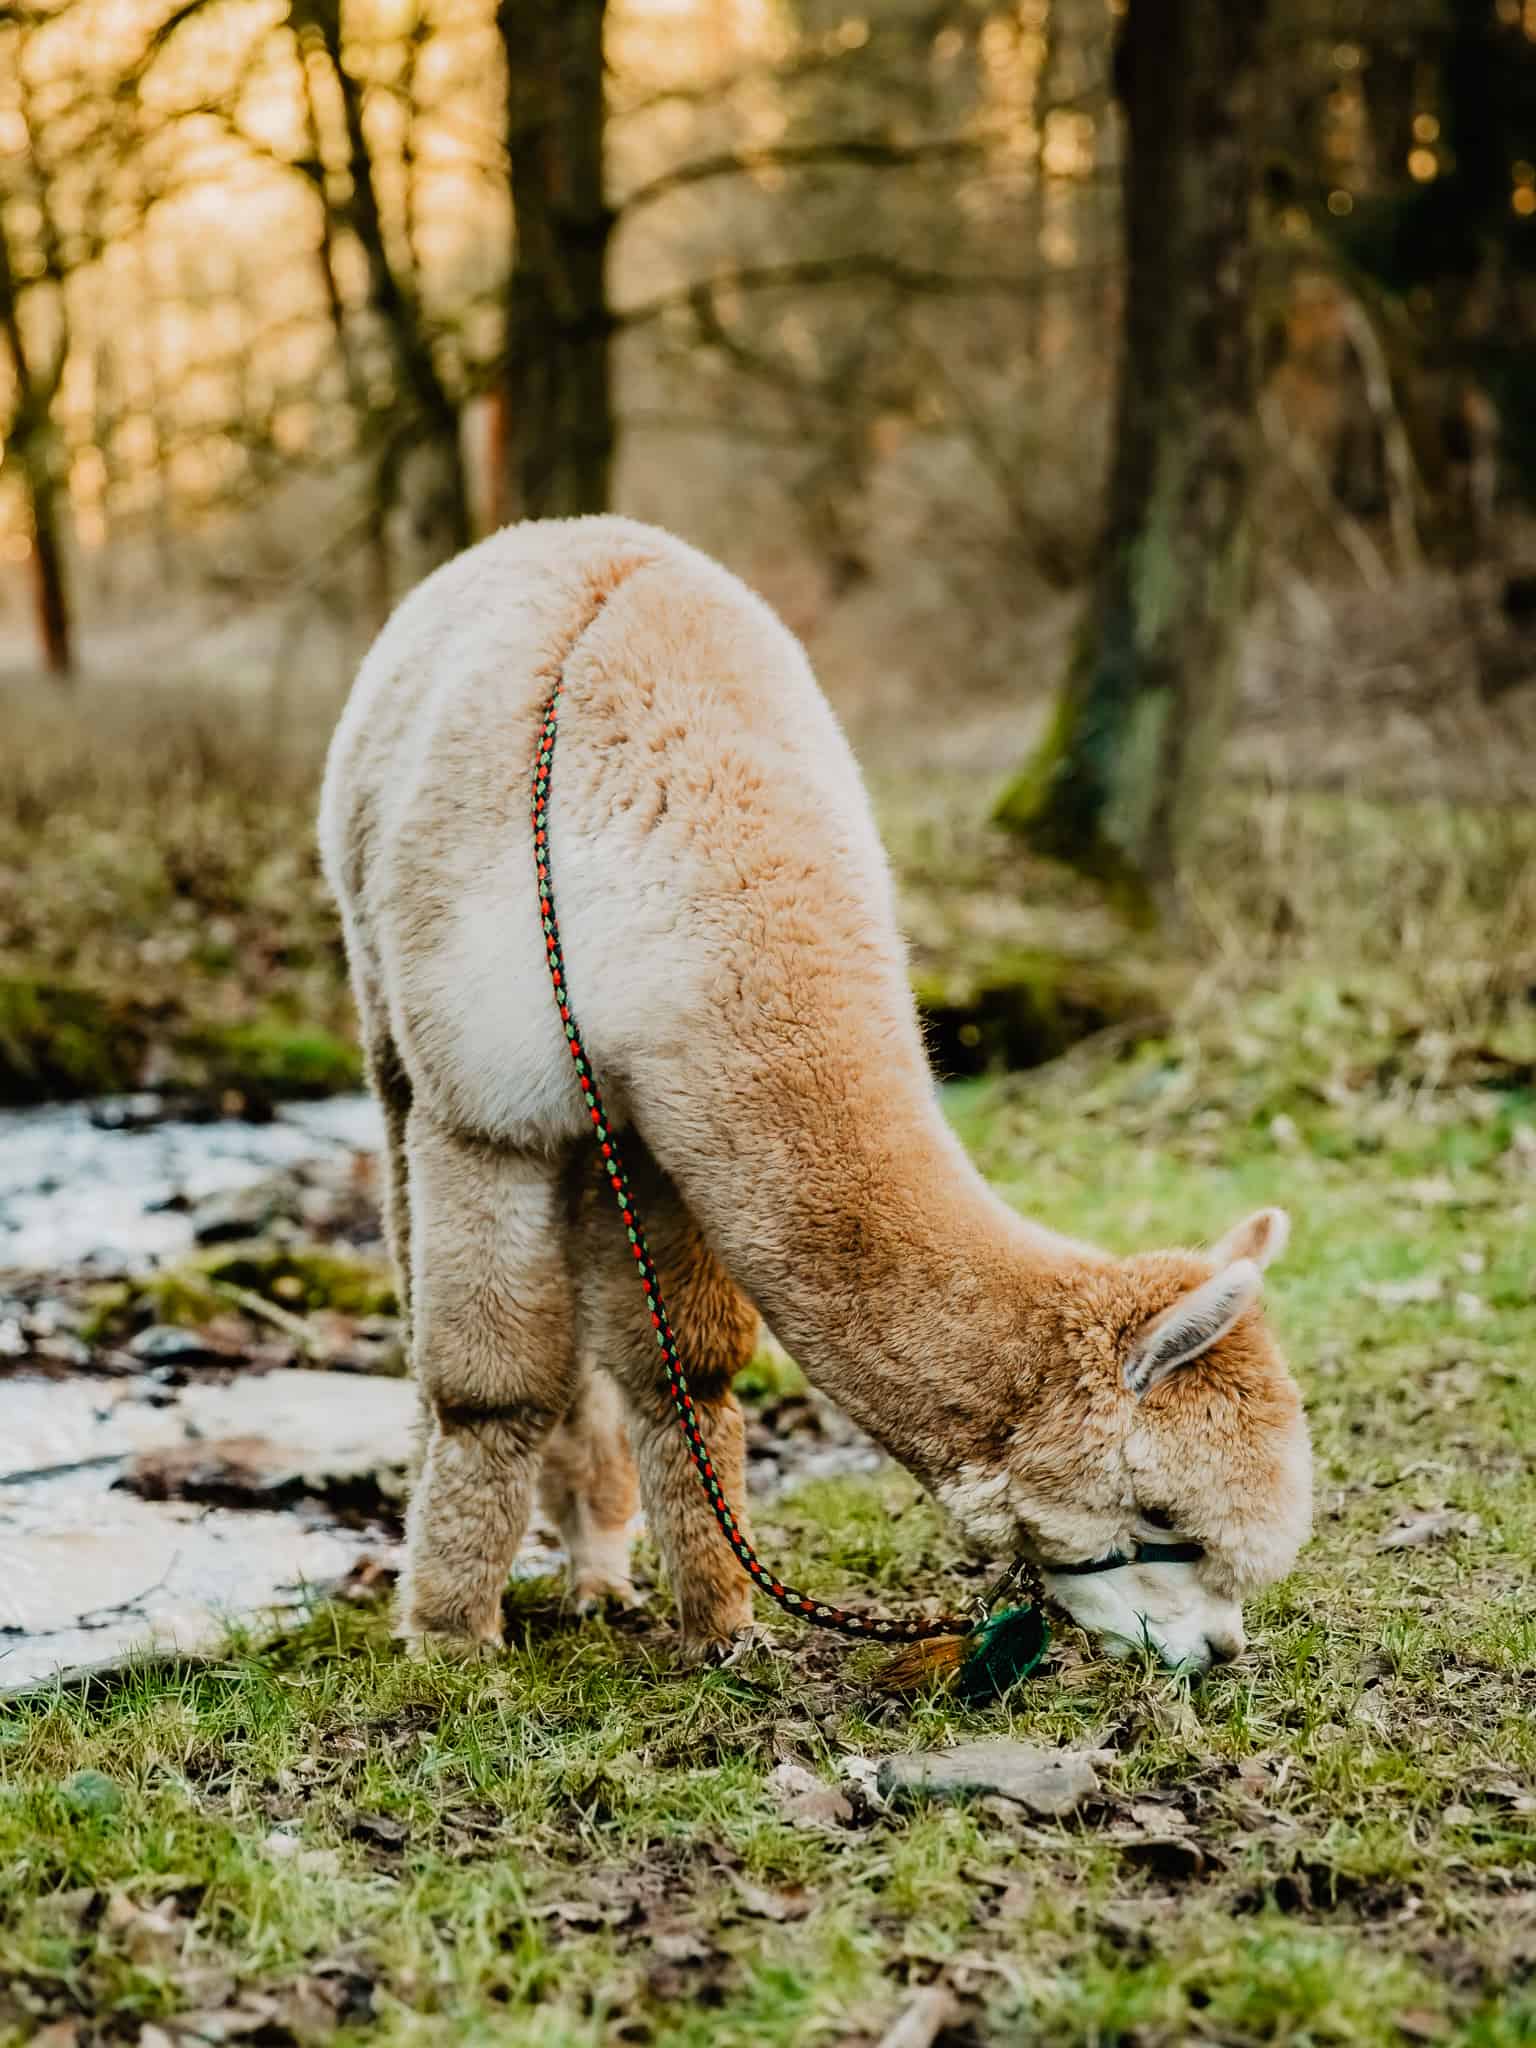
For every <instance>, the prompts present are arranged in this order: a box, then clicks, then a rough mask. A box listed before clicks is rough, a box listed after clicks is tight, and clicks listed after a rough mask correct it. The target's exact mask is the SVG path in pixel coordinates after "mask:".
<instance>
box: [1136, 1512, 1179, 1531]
mask: <svg viewBox="0 0 1536 2048" xmlns="http://www.w3.org/2000/svg"><path fill="white" fill-rule="evenodd" d="M1141 1519H1142V1520H1143V1521H1144V1522H1145V1523H1146V1524H1147V1526H1148V1528H1150V1529H1171V1528H1172V1527H1173V1517H1172V1515H1170V1514H1169V1512H1168V1510H1167V1509H1166V1508H1143V1509H1142V1511H1141Z"/></svg>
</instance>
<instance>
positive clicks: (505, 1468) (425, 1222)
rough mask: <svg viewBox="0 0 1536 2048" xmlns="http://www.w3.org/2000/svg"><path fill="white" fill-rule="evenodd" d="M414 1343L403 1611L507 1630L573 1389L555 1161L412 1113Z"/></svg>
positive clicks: (415, 1622) (486, 1632)
mask: <svg viewBox="0 0 1536 2048" xmlns="http://www.w3.org/2000/svg"><path fill="white" fill-rule="evenodd" d="M408 1149H409V1158H410V1180H411V1203H412V1245H411V1253H412V1269H413V1270H412V1290H411V1291H412V1311H413V1313H412V1322H413V1352H414V1357H415V1365H416V1373H417V1377H418V1380H419V1382H420V1386H421V1393H422V1400H423V1404H424V1407H425V1411H426V1415H427V1418H428V1421H427V1440H426V1455H425V1458H424V1460H423V1463H422V1469H421V1474H420V1477H419V1478H418V1480H417V1482H416V1486H415V1489H414V1491H413V1494H412V1497H411V1504H410V1511H409V1514H408V1516H407V1519H406V1569H405V1574H404V1577H403V1580H402V1582H401V1587H400V1621H401V1626H402V1629H403V1631H404V1632H405V1633H407V1634H409V1635H414V1636H423V1635H427V1636H430V1635H443V1636H448V1637H452V1638H458V1639H461V1640H464V1639H467V1640H468V1641H471V1642H478V1643H491V1644H494V1643H499V1642H500V1641H501V1596H502V1591H503V1588H504V1587H505V1585H506V1582H507V1573H508V1571H509V1570H510V1568H511V1564H512V1560H513V1558H514V1557H515V1556H516V1554H517V1547H518V1545H519V1543H520V1542H521V1541H522V1537H523V1531H524V1529H525V1528H526V1526H527V1522H528V1514H529V1510H530V1508H531V1506H532V1502H533V1495H534V1488H535V1486H536V1484H537V1481H538V1475H539V1466H540V1462H541V1460H542V1457H543V1451H544V1445H545V1442H546V1440H547V1438H548V1436H549V1433H550V1431H551V1430H552V1429H553V1428H554V1426H555V1424H556V1422H557V1421H558V1420H559V1418H560V1417H561V1416H562V1415H564V1414H565V1413H566V1411H567V1410H568V1408H569V1407H570V1404H571V1399H572V1396H573V1394H574V1392H575V1386H576V1377H575V1364H574V1356H573V1351H572V1342H571V1300H570V1284H569V1278H568V1274H567V1268H566V1259H565V1223H566V1218H565V1205H564V1201H563V1199H562V1196H561V1191H560V1188H559V1185H558V1182H559V1169H558V1167H557V1165H556V1164H555V1163H554V1162H552V1161H550V1160H549V1159H546V1158H539V1157H535V1156H533V1155H531V1154H527V1153H522V1152H516V1151H512V1150H509V1149H506V1148H504V1147H498V1146H494V1145H490V1144H488V1143H486V1142H485V1141H483V1140H479V1139H473V1138H466V1137H464V1136H462V1135H460V1134H459V1133H456V1132H453V1131H450V1130H448V1129H447V1128H445V1127H444V1126H443V1125H442V1124H440V1123H437V1122H435V1121H434V1120H433V1119H432V1118H431V1117H430V1116H429V1115H428V1114H427V1113H426V1112H424V1111H423V1110H422V1108H421V1107H420V1105H419V1104H417V1105H416V1106H414V1107H413V1108H412V1110H411V1113H410V1122H409V1133H408Z"/></svg>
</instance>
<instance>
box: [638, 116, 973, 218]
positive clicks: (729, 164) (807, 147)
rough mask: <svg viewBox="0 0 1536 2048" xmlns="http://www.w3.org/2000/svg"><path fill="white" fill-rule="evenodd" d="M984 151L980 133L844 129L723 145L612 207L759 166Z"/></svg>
mask: <svg viewBox="0 0 1536 2048" xmlns="http://www.w3.org/2000/svg"><path fill="white" fill-rule="evenodd" d="M985 152H986V142H985V141H984V140H983V139H982V138H981V137H979V136H960V135H940V136H933V137H931V138H925V139H923V140H920V141H916V142H893V141H892V140H891V139H890V138H889V137H888V136H884V135H845V136H837V137H832V138H830V139H828V140H827V141H825V142H800V143H780V144H777V145H774V146H771V147H768V148H764V149H742V150H726V151H722V152H721V154H720V155H718V156H701V157H696V158H695V159H694V160H693V161H692V162H691V163H682V164H678V165H677V166H676V167H675V168H674V169H672V170H670V171H663V172H662V173H661V175H660V176H659V177H656V178H652V179H651V180H650V181H649V182H648V183H647V184H644V185H637V186H636V187H635V189H634V191H633V192H631V193H630V194H629V195H628V196H627V197H626V198H624V199H621V200H619V201H618V202H617V205H616V207H615V211H616V213H617V214H618V215H619V217H620V218H621V219H625V218H628V217H629V216H630V215H631V214H633V213H634V212H635V211H636V209H637V208H639V207H642V206H650V205H652V204H653V203H654V202H655V201H656V200H658V199H665V198H667V197H668V196H669V195H670V194H671V193H673V192H677V191H681V190H682V189H683V187H685V186H687V185H698V184H702V183H703V182H704V181H705V180H706V179H709V178H732V177H747V176H750V175H751V174H753V173H754V172H757V171H766V170H808V169H810V168H812V167H813V166H815V165H817V164H838V165H845V166H854V167H857V168H860V169H864V170H895V169H900V168H902V167H904V166H905V165H908V164H919V163H936V162H954V161H956V160H961V161H973V160H975V159H976V158H977V157H980V156H982V155H984V154H985Z"/></svg>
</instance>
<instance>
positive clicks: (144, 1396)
mask: <svg viewBox="0 0 1536 2048" xmlns="http://www.w3.org/2000/svg"><path fill="white" fill-rule="evenodd" d="M0 1402H3V1407H4V1414H5V1424H6V1428H5V1441H4V1450H3V1456H4V1459H5V1464H6V1468H7V1469H6V1470H4V1471H0V1556H3V1558H4V1564H5V1570H4V1575H3V1578H0V1692H3V1691H8V1690H14V1689H16V1688H17V1687H24V1686H27V1685H33V1684H36V1683H37V1682H38V1681H39V1680H42V1679H47V1678H50V1677H52V1676H54V1675H55V1674H56V1673H58V1672H60V1671H61V1670H65V1671H67V1670H71V1669H78V1668H82V1667H84V1668H96V1667H100V1666H103V1665H109V1664H114V1663H119V1662H121V1661H123V1660H124V1659H126V1658H128V1657H131V1656H133V1655H135V1654H137V1653H140V1652H143V1651H147V1650H155V1651H166V1650H181V1651H186V1652H192V1651H198V1650H207V1649H211V1648H213V1647H215V1646H216V1645H217V1643H218V1642H219V1640H220V1639H221V1637H222V1635H223V1632H224V1629H225V1627H226V1625H227V1623H228V1622H229V1621H230V1620H231V1619H234V1618H237V1617H247V1618H249V1617H252V1616H263V1615H273V1614H281V1613H282V1612H284V1611H285V1610H291V1609H292V1608H294V1607H295V1606H296V1605H298V1604H300V1603H301V1602H302V1601H303V1599H304V1598H305V1597H306V1590H305V1589H306V1588H313V1589H320V1588H324V1587H327V1586H330V1585H332V1584H334V1583H335V1582H336V1580H338V1579H340V1578H342V1577H344V1576H345V1575H346V1573H347V1572H348V1571H349V1570H350V1568H351V1567H352V1565H353V1564H354V1563H355V1562H356V1561H357V1559H358V1558H359V1557H361V1556H362V1555H364V1553H367V1554H368V1555H370V1556H373V1557H383V1558H388V1557H390V1556H392V1554H393V1546H392V1545H390V1544H389V1543H388V1542H387V1541H383V1540H381V1538H380V1537H379V1535H378V1534H377V1533H376V1532H369V1531H363V1530H351V1529H345V1528H341V1527H339V1526H337V1525H335V1524H334V1523H332V1522H330V1521H328V1520H327V1519H326V1518H325V1517H324V1515H323V1513H322V1512H321V1511H320V1510H318V1509H317V1508H314V1507H308V1506H300V1507H299V1508H296V1509H292V1510H289V1511H286V1512H283V1513H273V1514H258V1513H255V1512H253V1511H251V1510H241V1509H240V1508H238V1507H236V1508H224V1507H216V1508H211V1509H210V1508H207V1507H202V1506H198V1505H197V1504H195V1503H193V1502H189V1501H181V1500H169V1501H163V1500H141V1499H139V1498H138V1497H137V1496H136V1495H133V1494H129V1493H124V1492H121V1491H116V1490H114V1481H115V1480H117V1479H118V1478H119V1477H120V1476H121V1475H122V1474H124V1473H125V1472H127V1471H129V1470H130V1469H131V1468H133V1466H134V1464H135V1461H136V1460H138V1459H140V1458H142V1457H144V1456H145V1454H154V1453H156V1452H170V1451H175V1450H178V1449H180V1448H182V1447H185V1446H191V1445H195V1446H201V1447H206V1449H207V1451H208V1452H209V1453H210V1454H212V1453H213V1452H214V1450H215V1447H216V1446H217V1445H218V1444H219V1443H220V1442H223V1441H232V1442H237V1443H239V1444H241V1445H243V1446H245V1447H247V1448H249V1447H251V1446H253V1445H254V1446H258V1447H259V1448H260V1451H261V1453H262V1462H263V1470H264V1472H265V1474H266V1476H267V1477H268V1478H270V1479H271V1480H272V1481H273V1482H274V1483H276V1482H278V1481H280V1480H282V1479H283V1478H285V1477H288V1476H291V1477H292V1478H293V1479H294V1480H295V1481H300V1482H303V1483H306V1484H310V1485H312V1486H314V1487H315V1488H317V1489H318V1488H321V1487H323V1486H324V1485H325V1484H326V1483H328V1482H338V1481H345V1480H348V1479H354V1478H358V1477H364V1476H371V1475H373V1474H375V1473H378V1474H381V1475H385V1476H387V1478H388V1479H389V1481H390V1482H391V1485H393V1484H395V1483H398V1481H400V1480H401V1479H403V1471H404V1463H405V1457H406V1452H407V1449H408V1447H409V1444H410V1438H411V1424H412V1420H413V1418H414V1414H415V1407H416V1395H415V1389H414V1388H413V1387H411V1386H410V1385H409V1384H407V1383H406V1382H405V1381H403V1380H388V1379H359V1378H357V1377H356V1376H354V1375H351V1374H346V1373H325V1372H299V1371H294V1372H271V1373H259V1374H258V1373H252V1374H249V1375H247V1376H245V1377H243V1378H240V1379H235V1380H231V1381H229V1382H228V1383H227V1384H224V1385H199V1384H197V1383H196V1382H193V1383H192V1384H189V1385H187V1386H185V1387H175V1388H170V1387H162V1386H161V1385H159V1384H158V1382H156V1381H154V1380H151V1379H148V1378H147V1377H146V1378H144V1379H131V1380H118V1381H109V1382H105V1383H103V1382H102V1381H99V1380H83V1379H82V1380H62V1381H55V1380H24V1379H13V1380H7V1381H6V1382H5V1383H4V1385H3V1387H0Z"/></svg>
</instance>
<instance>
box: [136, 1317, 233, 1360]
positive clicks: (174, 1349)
mask: <svg viewBox="0 0 1536 2048" xmlns="http://www.w3.org/2000/svg"><path fill="white" fill-rule="evenodd" d="M128 1349H129V1351H130V1353H131V1354H132V1355H133V1357H135V1358H137V1359H140V1360H142V1362H143V1363H144V1364H145V1365H228V1364H229V1362H230V1359H231V1358H232V1357H235V1356H238V1354H237V1353H233V1352H230V1351H228V1350H221V1349H219V1348H218V1347H216V1346H215V1345H213V1344H211V1343H210V1342H209V1341H208V1339H207V1338H206V1337H200V1336H199V1335H198V1333H197V1331H196V1330H178V1329H177V1328H176V1327H175V1325H174V1324H172V1323H151V1324H150V1326H149V1328H148V1329H147V1330H140V1332H139V1334H138V1335H137V1336H136V1337H135V1338H134V1339H133V1341H132V1343H131V1344H130V1345H129V1346H128Z"/></svg>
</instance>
